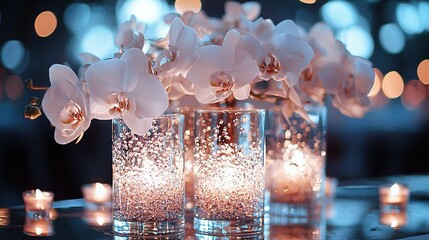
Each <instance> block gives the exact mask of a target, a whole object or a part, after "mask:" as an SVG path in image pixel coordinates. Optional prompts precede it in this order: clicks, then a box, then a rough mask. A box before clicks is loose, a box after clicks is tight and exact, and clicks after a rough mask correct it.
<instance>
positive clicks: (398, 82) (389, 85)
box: [381, 71, 404, 98]
mask: <svg viewBox="0 0 429 240" xmlns="http://www.w3.org/2000/svg"><path fill="white" fill-rule="evenodd" d="M381 89H383V92H384V94H385V95H386V97H388V98H397V97H399V96H401V94H402V92H403V91H404V80H402V77H401V75H400V74H399V73H398V72H396V71H391V72H389V73H387V74H386V76H384V79H383V82H382V84H381Z"/></svg>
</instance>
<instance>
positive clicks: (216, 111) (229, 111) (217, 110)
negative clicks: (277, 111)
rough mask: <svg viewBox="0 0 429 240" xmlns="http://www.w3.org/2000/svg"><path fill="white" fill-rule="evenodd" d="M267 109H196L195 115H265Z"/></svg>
mask: <svg viewBox="0 0 429 240" xmlns="http://www.w3.org/2000/svg"><path fill="white" fill-rule="evenodd" d="M265 111H266V110H265V109H262V108H253V109H245V108H238V109H228V108H226V109H225V108H223V109H196V110H195V111H194V112H195V113H199V114H201V113H259V114H261V113H265Z"/></svg>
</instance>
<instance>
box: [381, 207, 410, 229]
mask: <svg viewBox="0 0 429 240" xmlns="http://www.w3.org/2000/svg"><path fill="white" fill-rule="evenodd" d="M380 223H381V224H384V225H387V226H390V227H391V228H393V229H398V228H400V227H402V226H404V225H405V224H407V212H406V211H388V212H380Z"/></svg>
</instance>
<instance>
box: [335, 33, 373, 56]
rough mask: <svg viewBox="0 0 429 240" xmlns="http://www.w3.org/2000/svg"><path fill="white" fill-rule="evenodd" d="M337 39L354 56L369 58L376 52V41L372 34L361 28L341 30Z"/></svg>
mask: <svg viewBox="0 0 429 240" xmlns="http://www.w3.org/2000/svg"><path fill="white" fill-rule="evenodd" d="M337 38H338V39H339V40H341V41H342V42H343V43H344V45H345V46H346V48H347V50H349V52H350V53H351V54H352V55H356V56H360V57H364V58H369V57H371V56H372V53H373V52H374V40H373V38H372V35H371V33H370V32H369V31H368V30H366V29H363V28H362V27H360V26H353V27H350V28H347V29H344V30H341V31H340V32H338V34H337Z"/></svg>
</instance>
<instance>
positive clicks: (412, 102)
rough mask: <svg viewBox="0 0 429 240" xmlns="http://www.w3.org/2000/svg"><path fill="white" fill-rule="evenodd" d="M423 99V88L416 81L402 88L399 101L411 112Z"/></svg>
mask: <svg viewBox="0 0 429 240" xmlns="http://www.w3.org/2000/svg"><path fill="white" fill-rule="evenodd" d="M425 97H426V88H425V86H424V85H423V84H422V83H421V82H420V81H418V80H410V81H409V82H408V83H407V84H406V85H405V87H404V93H403V94H402V96H401V101H402V104H404V106H405V107H406V108H407V109H408V110H413V109H416V108H417V107H418V106H419V105H420V103H422V102H423V100H424V99H425Z"/></svg>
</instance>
